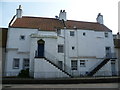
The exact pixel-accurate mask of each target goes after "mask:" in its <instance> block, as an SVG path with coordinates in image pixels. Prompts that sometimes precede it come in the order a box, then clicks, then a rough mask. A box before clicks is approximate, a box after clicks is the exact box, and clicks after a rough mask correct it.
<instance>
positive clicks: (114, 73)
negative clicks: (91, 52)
mask: <svg viewBox="0 0 120 90" xmlns="http://www.w3.org/2000/svg"><path fill="white" fill-rule="evenodd" d="M111 71H112V75H113V76H114V75H116V69H115V60H111Z"/></svg>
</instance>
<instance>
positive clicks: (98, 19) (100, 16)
mask: <svg viewBox="0 0 120 90" xmlns="http://www.w3.org/2000/svg"><path fill="white" fill-rule="evenodd" d="M96 20H97V22H98V23H100V24H103V15H101V13H99V14H98V16H97V18H96Z"/></svg>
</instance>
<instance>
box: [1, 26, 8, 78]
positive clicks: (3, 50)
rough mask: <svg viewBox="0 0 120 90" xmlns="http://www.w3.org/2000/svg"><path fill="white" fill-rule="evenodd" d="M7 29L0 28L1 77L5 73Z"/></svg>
mask: <svg viewBox="0 0 120 90" xmlns="http://www.w3.org/2000/svg"><path fill="white" fill-rule="evenodd" d="M7 31H8V28H0V64H1V71H2V72H1V74H2V75H1V76H4V75H5V73H4V71H5V57H6V42H7Z"/></svg>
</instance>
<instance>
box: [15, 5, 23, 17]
mask: <svg viewBox="0 0 120 90" xmlns="http://www.w3.org/2000/svg"><path fill="white" fill-rule="evenodd" d="M16 16H17V18H22V9H21V5H19V8H18V9H17V11H16Z"/></svg>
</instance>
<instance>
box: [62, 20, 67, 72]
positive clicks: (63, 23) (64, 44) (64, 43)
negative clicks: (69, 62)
mask: <svg viewBox="0 0 120 90" xmlns="http://www.w3.org/2000/svg"><path fill="white" fill-rule="evenodd" d="M62 22H63V24H64V70H65V64H66V41H65V40H66V38H65V34H66V33H65V29H66V25H65V21H64V20H63V19H62Z"/></svg>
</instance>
